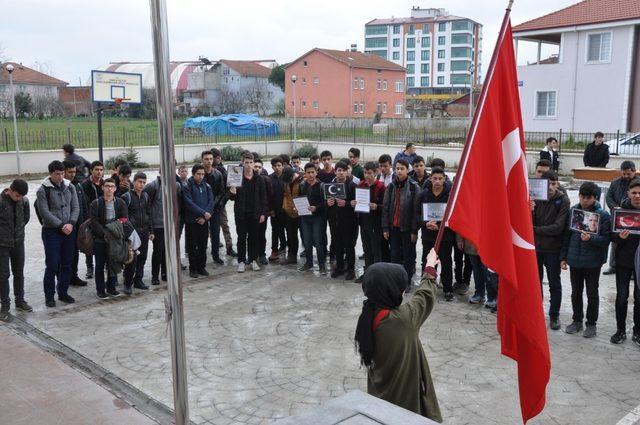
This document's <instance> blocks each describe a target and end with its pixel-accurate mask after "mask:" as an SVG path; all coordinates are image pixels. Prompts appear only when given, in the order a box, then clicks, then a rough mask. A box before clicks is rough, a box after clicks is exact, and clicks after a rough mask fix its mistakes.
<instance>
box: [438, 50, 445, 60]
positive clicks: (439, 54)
mask: <svg viewBox="0 0 640 425" xmlns="http://www.w3.org/2000/svg"><path fill="white" fill-rule="evenodd" d="M438 59H444V50H438Z"/></svg>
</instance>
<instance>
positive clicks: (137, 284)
mask: <svg viewBox="0 0 640 425" xmlns="http://www.w3.org/2000/svg"><path fill="white" fill-rule="evenodd" d="M133 287H134V288H136V289H149V287H148V286H147V285H145V284H144V283H142V281H141V280H140V281H137V282H133Z"/></svg>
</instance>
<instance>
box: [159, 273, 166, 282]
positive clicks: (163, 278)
mask: <svg viewBox="0 0 640 425" xmlns="http://www.w3.org/2000/svg"><path fill="white" fill-rule="evenodd" d="M160 280H161V281H163V282H166V281H167V275H166V274H163V275H162V276H160Z"/></svg>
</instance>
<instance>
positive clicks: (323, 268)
mask: <svg viewBox="0 0 640 425" xmlns="http://www.w3.org/2000/svg"><path fill="white" fill-rule="evenodd" d="M318 272H319V273H320V274H322V275H324V274H327V266H326V264H320V265H318Z"/></svg>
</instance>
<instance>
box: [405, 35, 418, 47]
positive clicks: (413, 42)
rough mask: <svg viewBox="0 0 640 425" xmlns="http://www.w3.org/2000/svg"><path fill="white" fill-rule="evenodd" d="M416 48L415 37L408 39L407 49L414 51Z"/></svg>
mask: <svg viewBox="0 0 640 425" xmlns="http://www.w3.org/2000/svg"><path fill="white" fill-rule="evenodd" d="M415 47H416V39H415V37H409V38H407V49H413V48H415Z"/></svg>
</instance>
